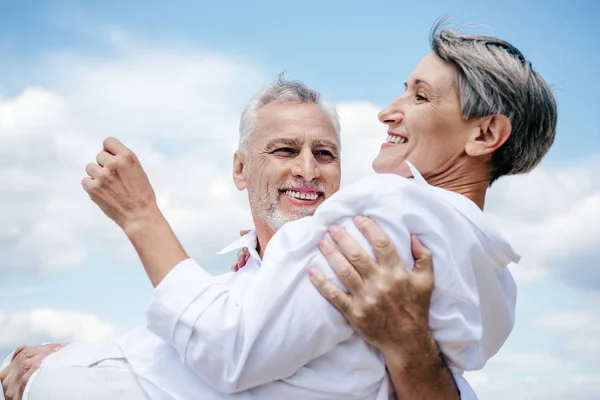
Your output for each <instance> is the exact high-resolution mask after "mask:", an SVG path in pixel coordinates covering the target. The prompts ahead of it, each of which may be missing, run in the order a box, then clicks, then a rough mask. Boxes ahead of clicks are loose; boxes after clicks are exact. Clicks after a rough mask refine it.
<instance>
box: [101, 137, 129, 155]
mask: <svg viewBox="0 0 600 400" xmlns="http://www.w3.org/2000/svg"><path fill="white" fill-rule="evenodd" d="M102 147H103V149H104V151H106V152H108V153H110V154H112V155H115V156H116V155H117V154H120V153H123V152H126V151H129V149H128V148H127V146H125V145H124V144H123V143H121V141H120V140H119V139H116V138H114V137H109V138H106V139H104V142H103V143H102Z"/></svg>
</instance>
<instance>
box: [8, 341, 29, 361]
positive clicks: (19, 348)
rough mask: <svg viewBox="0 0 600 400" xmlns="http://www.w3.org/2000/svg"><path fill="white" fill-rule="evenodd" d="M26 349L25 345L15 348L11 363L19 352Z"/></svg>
mask: <svg viewBox="0 0 600 400" xmlns="http://www.w3.org/2000/svg"><path fill="white" fill-rule="evenodd" d="M26 348H27V346H26V345H21V346H19V347H17V349H16V350H15V352H14V353H13V355H12V357H11V359H10V360H11V361H13V360H14V359H15V358H17V356H18V355H19V353H20V352H22V351H23V350H25V349H26Z"/></svg>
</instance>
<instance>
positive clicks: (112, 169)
mask: <svg viewBox="0 0 600 400" xmlns="http://www.w3.org/2000/svg"><path fill="white" fill-rule="evenodd" d="M85 170H86V172H87V174H88V175H89V177H86V178H84V179H83V181H82V182H81V184H82V185H83V188H84V189H85V191H86V192H87V193H88V194H89V195H90V198H91V199H92V200H93V201H94V203H96V204H97V205H98V206H99V207H100V209H102V211H103V212H104V213H105V214H106V215H107V216H108V217H109V218H110V219H112V220H113V221H115V222H116V223H117V225H119V226H120V227H121V228H123V229H124V230H125V231H127V230H128V229H129V227H130V226H132V225H135V224H136V223H137V222H139V221H141V220H143V219H147V218H154V217H155V216H158V215H160V211H159V209H158V206H157V204H156V196H155V194H154V190H153V189H152V186H151V185H150V181H149V180H148V176H147V175H146V173H145V172H144V170H143V169H142V166H141V165H140V162H139V161H138V159H137V157H136V155H135V154H134V153H133V152H132V151H131V150H130V149H128V148H127V147H126V146H125V145H124V144H123V143H121V142H120V141H119V140H117V139H115V138H108V139H106V140H105V141H104V143H103V149H102V151H101V152H100V153H98V155H97V156H96V162H95V163H93V162H92V163H89V164H88V165H87V166H86V169H85Z"/></svg>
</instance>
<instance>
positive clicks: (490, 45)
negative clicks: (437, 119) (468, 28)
mask: <svg viewBox="0 0 600 400" xmlns="http://www.w3.org/2000/svg"><path fill="white" fill-rule="evenodd" d="M430 41H431V48H432V50H433V51H434V52H435V53H436V54H437V55H438V56H439V57H440V58H442V59H443V60H445V61H448V62H451V63H452V64H454V65H456V66H457V68H458V92H459V98H460V104H461V112H462V116H463V117H464V118H465V119H470V118H477V117H483V116H487V115H493V114H502V115H505V116H507V117H508V118H509V119H510V122H511V124H512V133H511V135H510V138H509V139H508V140H507V141H506V143H505V144H504V145H502V146H501V147H500V148H498V150H496V151H495V152H494V153H493V154H492V160H491V182H494V181H495V180H496V179H498V178H499V177H501V176H503V175H514V174H524V173H527V172H529V171H531V170H532V169H533V168H535V167H536V166H537V165H538V164H539V163H540V161H541V160H542V158H543V157H544V156H545V155H546V153H547V152H548V150H549V149H550V146H551V145H552V143H553V142H554V137H555V135H556V121H557V106H556V100H555V99H554V95H553V94H552V90H551V89H550V87H549V86H548V84H547V83H546V82H545V81H544V79H543V78H542V77H541V76H540V74H538V73H537V72H536V71H534V70H533V67H532V65H531V63H530V62H529V61H527V60H526V59H525V57H524V56H523V54H522V53H521V52H520V51H519V50H518V49H517V48H515V47H514V46H512V45H511V44H510V43H508V42H505V41H503V40H500V39H498V38H495V37H492V36H485V35H463V34H460V33H459V32H458V31H457V30H454V29H450V28H447V27H446V25H445V19H441V20H439V21H437V22H436V23H435V24H434V26H433V28H432V30H431V35H430Z"/></svg>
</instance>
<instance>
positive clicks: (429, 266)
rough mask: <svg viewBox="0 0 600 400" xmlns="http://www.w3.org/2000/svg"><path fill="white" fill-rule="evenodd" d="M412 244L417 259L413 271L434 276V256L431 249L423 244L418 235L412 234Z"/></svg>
mask: <svg viewBox="0 0 600 400" xmlns="http://www.w3.org/2000/svg"><path fill="white" fill-rule="evenodd" d="M410 246H411V249H412V254H413V258H414V259H415V267H414V268H413V271H415V272H417V271H418V272H423V273H427V274H430V275H432V276H433V257H432V255H431V252H430V251H429V249H428V248H427V247H425V246H423V243H421V241H420V240H419V238H418V237H417V235H410Z"/></svg>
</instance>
